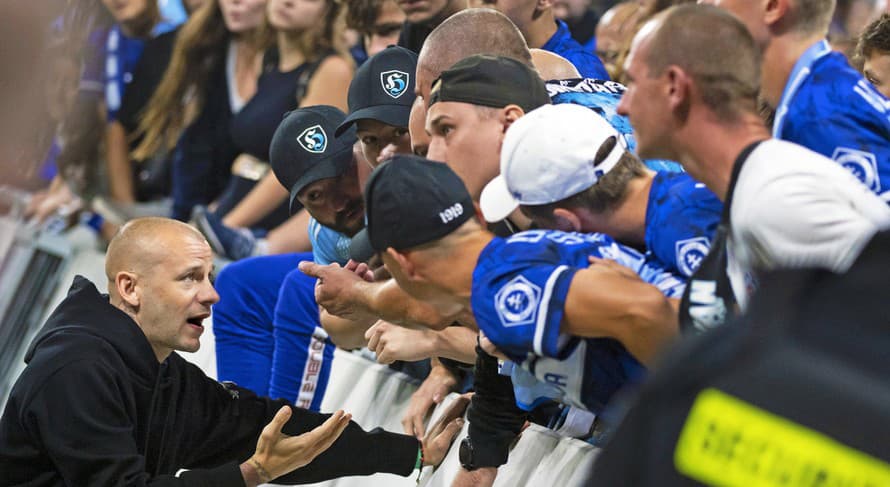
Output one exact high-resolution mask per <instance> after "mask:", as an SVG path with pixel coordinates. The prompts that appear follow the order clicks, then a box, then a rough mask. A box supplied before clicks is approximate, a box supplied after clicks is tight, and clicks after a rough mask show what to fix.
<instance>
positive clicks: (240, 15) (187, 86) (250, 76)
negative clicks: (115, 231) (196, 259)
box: [133, 0, 266, 220]
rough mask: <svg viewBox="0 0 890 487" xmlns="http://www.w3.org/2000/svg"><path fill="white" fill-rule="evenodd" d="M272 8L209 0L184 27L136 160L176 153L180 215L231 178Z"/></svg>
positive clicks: (249, 0) (243, 0) (257, 0)
mask: <svg viewBox="0 0 890 487" xmlns="http://www.w3.org/2000/svg"><path fill="white" fill-rule="evenodd" d="M265 7H266V1H265V0H207V1H206V3H205V4H204V5H203V6H202V7H201V8H200V9H199V10H198V11H197V12H195V13H194V14H193V15H192V17H191V18H190V19H189V21H188V22H187V23H186V24H185V25H184V26H183V27H182V29H181V30H180V32H179V35H178V37H177V40H176V43H175V45H174V47H173V56H172V58H171V60H170V66H169V67H168V68H167V71H166V72H165V73H164V78H163V80H162V81H161V84H160V85H159V86H158V89H157V90H156V91H155V93H154V95H152V97H151V99H150V100H149V102H148V105H147V108H146V110H145V112H144V115H143V116H142V118H141V119H140V121H139V127H138V130H137V136H140V137H142V140H141V142H140V143H139V145H138V147H137V148H136V149H135V151H134V153H133V157H134V158H135V159H145V158H148V157H151V156H152V155H154V154H155V153H157V152H158V151H173V155H172V181H171V183H172V191H171V195H172V198H173V208H172V216H173V217H174V218H177V219H179V220H187V219H188V218H189V216H190V214H191V211H192V208H193V207H194V206H195V205H199V204H208V203H210V202H211V201H213V200H214V199H215V198H216V197H218V196H219V194H220V193H221V192H222V190H223V188H225V186H226V184H227V182H228V180H229V175H230V168H231V165H232V162H233V161H234V160H235V157H236V156H237V155H238V152H237V149H236V148H235V146H234V143H233V142H232V137H231V134H230V133H229V124H230V122H231V119H232V116H233V115H234V114H235V113H237V112H238V111H240V110H241V108H242V107H243V106H244V105H245V104H246V103H247V101H248V100H250V99H251V98H252V97H253V95H254V93H255V92H256V89H257V78H258V77H259V74H260V71H261V66H262V64H261V61H262V52H263V48H264V45H265V42H264V40H263V39H264V35H263V31H262V25H263V19H264V15H265ZM174 149H175V150H174Z"/></svg>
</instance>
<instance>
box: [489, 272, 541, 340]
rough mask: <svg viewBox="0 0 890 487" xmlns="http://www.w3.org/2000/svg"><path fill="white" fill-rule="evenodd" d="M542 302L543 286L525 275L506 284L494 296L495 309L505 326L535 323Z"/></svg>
mask: <svg viewBox="0 0 890 487" xmlns="http://www.w3.org/2000/svg"><path fill="white" fill-rule="evenodd" d="M540 302H541V288H540V287H538V286H537V285H535V284H534V283H532V282H531V281H529V280H528V279H526V278H525V277H523V276H516V277H514V278H513V279H511V280H510V282H508V283H507V284H504V286H503V287H501V289H500V290H498V292H497V294H495V296H494V305H495V310H496V311H497V313H498V317H499V318H500V319H501V324H502V325H504V327H505V328H509V327H512V326H522V325H531V324H534V322H535V319H536V318H537V315H538V304H539V303H540Z"/></svg>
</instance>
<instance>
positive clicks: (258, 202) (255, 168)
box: [194, 0, 354, 260]
mask: <svg viewBox="0 0 890 487" xmlns="http://www.w3.org/2000/svg"><path fill="white" fill-rule="evenodd" d="M342 14H343V8H342V6H341V5H340V4H339V3H338V2H336V1H334V0H269V3H268V7H267V18H268V23H269V26H270V27H271V29H272V31H273V32H274V46H272V47H271V48H270V49H269V50H268V51H267V52H266V56H265V61H264V69H263V74H262V75H261V77H260V80H259V88H258V90H257V94H256V96H255V97H254V99H253V100H251V102H250V103H249V104H248V105H247V106H245V107H244V110H242V112H241V113H239V114H238V115H237V116H236V117H235V118H234V119H233V121H232V137H233V139H234V141H235V143H236V145H237V146H238V148H239V149H240V151H241V154H240V155H239V156H238V158H237V159H236V160H235V163H234V164H233V165H232V174H233V177H232V180H231V181H230V184H229V186H228V187H227V189H226V192H225V193H224V194H223V196H221V197H220V199H219V201H218V204H217V207H216V208H215V210H213V211H212V212H211V211H208V210H205V209H203V208H199V209H198V211H196V213H195V215H194V217H195V222H196V223H197V224H198V227H199V228H200V229H201V231H202V232H204V233H205V235H207V236H208V241H210V242H211V245H212V246H213V247H214V251H216V252H217V253H218V254H220V255H224V256H226V257H228V258H230V259H233V260H237V259H242V258H245V257H249V256H251V255H255V254H268V253H273V254H280V253H285V252H299V251H306V250H309V248H310V244H309V236H308V232H307V225H308V221H309V216H308V215H307V214H306V212H304V211H300V212H299V213H297V214H295V215H294V216H292V217H288V208H287V191H285V189H284V188H283V187H282V186H281V184H280V183H279V182H278V180H277V179H276V178H275V176H274V175H273V174H272V172H271V171H270V170H269V164H268V160H269V145H270V144H271V142H272V135H273V134H274V132H275V128H277V127H278V123H279V122H280V121H281V119H282V117H283V115H284V114H285V113H287V112H288V111H290V110H293V109H295V108H297V107H302V106H311V105H332V106H335V107H338V108H341V109H343V110H345V109H347V104H346V92H347V90H348V88H349V82H350V81H351V80H352V75H353V71H354V67H353V63H352V59H351V57H350V55H349V54H348V53H347V52H346V49H345V46H344V42H343V30H344V24H343V19H342ZM226 227H231V228H236V229H238V230H230V231H228V232H226V230H229V228H226Z"/></svg>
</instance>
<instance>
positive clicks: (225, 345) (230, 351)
mask: <svg viewBox="0 0 890 487" xmlns="http://www.w3.org/2000/svg"><path fill="white" fill-rule="evenodd" d="M304 260H312V254H311V253H303V254H283V255H271V256H263V257H254V258H250V259H244V260H241V261H238V262H235V263H232V264H230V265H228V266H226V267H225V268H224V269H223V270H222V272H220V274H219V277H218V278H217V280H216V290H217V292H218V293H219V296H220V301H219V303H217V304H216V305H215V306H214V307H213V332H214V334H215V335H216V363H217V376H218V378H219V380H220V381H232V382H235V383H237V384H238V385H240V386H243V387H247V388H248V389H251V390H253V391H254V392H256V393H257V394H259V395H264V396H270V397H273V398H284V399H287V400H288V401H290V402H292V403H293V404H295V405H297V406H299V407H303V408H306V409H311V410H313V411H318V409H319V407H320V406H321V400H322V398H323V397H324V391H325V389H326V388H327V384H328V378H329V376H330V373H331V362H332V360H333V358H334V344H333V343H332V342H331V340H330V338H328V336H327V333H325V331H324V329H322V327H321V323H320V321H319V315H318V304H317V303H316V302H315V278H313V277H309V276H307V275H305V274H303V273H302V272H300V271H299V270H298V269H297V264H299V263H300V262H301V261H304Z"/></svg>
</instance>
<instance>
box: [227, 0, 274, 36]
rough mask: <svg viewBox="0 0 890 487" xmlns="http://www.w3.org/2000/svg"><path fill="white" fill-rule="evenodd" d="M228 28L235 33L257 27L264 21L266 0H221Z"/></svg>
mask: <svg viewBox="0 0 890 487" xmlns="http://www.w3.org/2000/svg"><path fill="white" fill-rule="evenodd" d="M219 7H220V9H221V10H222V14H223V19H224V20H225V22H226V28H227V29H229V32H231V33H233V34H240V33H242V32H248V31H251V30H253V29H256V28H257V27H259V26H260V24H261V23H262V22H263V16H264V15H265V13H266V0H219Z"/></svg>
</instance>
